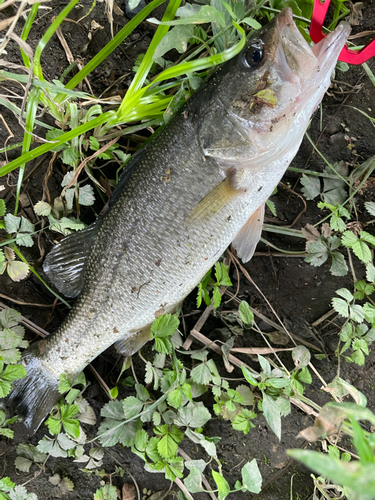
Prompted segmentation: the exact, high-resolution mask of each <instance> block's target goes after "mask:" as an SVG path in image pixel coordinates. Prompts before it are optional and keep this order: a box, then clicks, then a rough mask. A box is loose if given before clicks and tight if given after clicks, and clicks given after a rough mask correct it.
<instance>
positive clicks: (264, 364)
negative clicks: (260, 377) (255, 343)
mask: <svg viewBox="0 0 375 500" xmlns="http://www.w3.org/2000/svg"><path fill="white" fill-rule="evenodd" d="M258 362H259V364H260V366H261V367H262V370H263V371H264V373H265V374H266V375H271V365H270V364H269V362H268V361H267V359H266V358H264V357H263V356H261V355H260V354H258Z"/></svg>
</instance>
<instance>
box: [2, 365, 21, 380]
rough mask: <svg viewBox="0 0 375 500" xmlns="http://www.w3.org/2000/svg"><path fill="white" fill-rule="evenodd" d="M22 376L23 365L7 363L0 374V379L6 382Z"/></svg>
mask: <svg viewBox="0 0 375 500" xmlns="http://www.w3.org/2000/svg"><path fill="white" fill-rule="evenodd" d="M24 377H26V369H25V367H24V366H23V365H8V366H7V367H6V368H5V370H4V371H3V373H1V374H0V379H1V380H6V381H7V382H13V381H14V380H17V379H19V378H24Z"/></svg>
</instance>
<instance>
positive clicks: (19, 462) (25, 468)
mask: <svg viewBox="0 0 375 500" xmlns="http://www.w3.org/2000/svg"><path fill="white" fill-rule="evenodd" d="M32 464H33V461H32V460H30V459H28V458H25V457H17V458H16V460H15V461H14V466H15V467H16V469H18V470H20V471H22V472H29V471H30V467H31V466H32Z"/></svg>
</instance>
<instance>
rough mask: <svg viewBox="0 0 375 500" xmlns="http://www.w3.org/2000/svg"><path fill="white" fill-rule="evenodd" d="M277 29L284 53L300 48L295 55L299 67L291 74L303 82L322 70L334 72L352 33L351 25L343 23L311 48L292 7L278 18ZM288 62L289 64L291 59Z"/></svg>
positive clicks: (292, 70)
mask: <svg viewBox="0 0 375 500" xmlns="http://www.w3.org/2000/svg"><path fill="white" fill-rule="evenodd" d="M277 27H278V31H279V36H280V41H281V46H282V50H283V51H284V52H285V51H288V49H289V52H290V47H291V46H294V47H296V48H297V46H298V47H299V50H298V51H297V50H296V51H295V53H294V59H295V61H296V62H297V67H290V69H291V73H295V75H298V77H300V78H301V80H302V81H303V80H305V79H309V78H310V77H311V76H312V74H313V73H314V72H316V71H317V72H321V71H322V69H324V70H325V71H333V68H334V66H335V64H336V61H337V58H338V57H339V55H340V52H341V50H342V48H343V46H344V44H345V41H346V39H347V37H348V35H349V33H350V25H349V24H348V23H346V22H342V23H340V24H339V25H338V26H337V27H336V28H335V30H334V31H332V32H331V33H329V34H328V35H327V36H325V37H324V38H323V39H322V40H321V41H320V42H319V43H318V44H316V45H314V46H310V45H309V44H308V43H307V42H306V40H305V38H304V37H303V36H302V34H301V32H300V30H299V29H298V27H297V26H296V24H295V22H294V20H293V11H292V9H291V8H290V7H285V8H284V9H283V10H282V11H281V12H280V14H279V15H278V16H277ZM285 54H286V52H285ZM308 61H309V62H308ZM287 62H288V64H289V58H288V60H287ZM299 65H301V67H300V68H298V66H299ZM284 67H285V65H284ZM309 69H310V70H309Z"/></svg>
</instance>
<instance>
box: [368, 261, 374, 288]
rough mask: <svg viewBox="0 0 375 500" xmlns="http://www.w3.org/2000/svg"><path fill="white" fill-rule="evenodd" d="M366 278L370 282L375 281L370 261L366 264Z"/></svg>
mask: <svg viewBox="0 0 375 500" xmlns="http://www.w3.org/2000/svg"><path fill="white" fill-rule="evenodd" d="M366 279H367V281H369V282H370V283H375V266H374V265H373V264H371V263H370V264H367V266H366Z"/></svg>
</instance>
